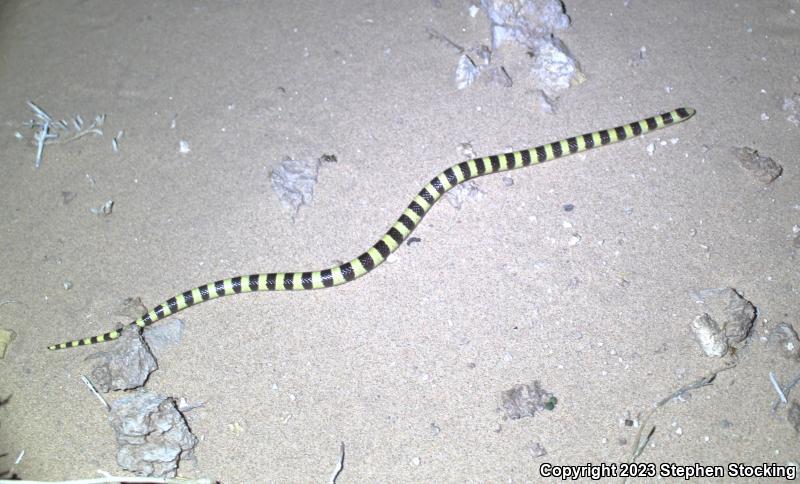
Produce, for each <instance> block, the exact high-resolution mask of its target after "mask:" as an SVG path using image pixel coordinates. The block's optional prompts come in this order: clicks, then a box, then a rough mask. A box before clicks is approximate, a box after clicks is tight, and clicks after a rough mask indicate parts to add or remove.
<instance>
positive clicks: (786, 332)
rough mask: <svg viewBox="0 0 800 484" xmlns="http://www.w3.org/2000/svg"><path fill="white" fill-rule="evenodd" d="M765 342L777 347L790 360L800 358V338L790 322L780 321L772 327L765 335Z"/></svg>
mask: <svg viewBox="0 0 800 484" xmlns="http://www.w3.org/2000/svg"><path fill="white" fill-rule="evenodd" d="M767 344H768V345H770V346H772V347H775V348H777V349H778V350H779V351H780V353H781V354H782V355H783V356H784V357H786V358H789V359H790V360H800V339H798V337H797V332H796V331H795V330H794V328H793V327H792V325H791V324H787V323H780V324H779V325H777V326H775V327H774V328H772V331H770V332H769V336H768V337H767Z"/></svg>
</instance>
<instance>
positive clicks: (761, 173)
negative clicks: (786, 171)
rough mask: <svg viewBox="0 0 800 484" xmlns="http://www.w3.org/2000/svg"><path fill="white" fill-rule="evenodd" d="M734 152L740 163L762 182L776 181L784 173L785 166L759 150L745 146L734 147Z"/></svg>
mask: <svg viewBox="0 0 800 484" xmlns="http://www.w3.org/2000/svg"><path fill="white" fill-rule="evenodd" d="M733 154H734V155H735V156H736V159H738V160H739V164H740V165H741V166H742V167H743V168H744V169H745V170H748V171H750V172H752V173H753V175H754V176H755V177H756V178H757V179H758V181H760V182H761V183H764V184H767V183H772V182H773V181H775V179H776V178H778V177H779V176H781V173H783V167H782V166H781V165H779V164H778V163H776V162H775V161H774V160H773V159H772V158H770V157H768V156H762V155H761V154H759V152H758V151H757V150H754V149H753V148H749V147H747V146H744V147H742V148H734V150H733Z"/></svg>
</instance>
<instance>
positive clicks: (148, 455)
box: [108, 391, 197, 477]
mask: <svg viewBox="0 0 800 484" xmlns="http://www.w3.org/2000/svg"><path fill="white" fill-rule="evenodd" d="M108 419H109V422H110V423H111V427H112V428H113V429H114V432H115V433H116V439H117V444H118V446H119V448H118V451H117V463H118V464H119V465H120V466H121V467H122V468H123V469H125V470H127V471H131V472H134V473H136V474H137V475H140V476H148V477H174V476H175V474H176V472H177V470H178V465H179V464H180V462H181V461H182V460H184V459H190V458H192V457H193V449H194V446H195V445H197V438H196V437H195V436H194V435H192V433H191V431H190V430H189V426H188V425H187V424H186V420H184V418H183V415H182V414H181V413H180V411H178V408H177V406H176V405H175V401H174V400H173V399H172V398H167V397H164V396H162V395H158V394H155V393H151V392H146V391H141V392H137V393H135V394H133V395H130V396H126V397H123V398H120V399H118V400H116V401H114V402H113V403H112V404H111V412H110V414H109V417H108Z"/></svg>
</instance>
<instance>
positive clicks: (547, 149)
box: [48, 108, 695, 350]
mask: <svg viewBox="0 0 800 484" xmlns="http://www.w3.org/2000/svg"><path fill="white" fill-rule="evenodd" d="M694 113H695V111H694V109H691V108H678V109H675V110H674V111H670V112H667V113H662V114H659V115H656V116H653V117H650V118H647V119H643V120H640V121H636V122H633V123H629V124H625V125H622V126H617V127H616V128H612V129H603V130H600V131H595V132H593V133H587V134H584V135H581V136H573V137H570V138H566V139H562V140H560V141H555V142H553V143H548V144H544V145H541V146H537V147H536V148H530V149H526V150H521V151H515V152H511V153H505V154H501V155H492V156H486V157H483V158H475V159H472V160H469V161H464V162H461V163H458V164H456V165H453V166H451V167H450V168H447V169H446V170H444V171H443V172H441V173H439V174H438V175H436V176H435V177H434V178H433V179H432V180H431V181H430V182H429V183H428V184H427V185H425V186H424V187H423V188H422V190H420V191H419V193H418V194H417V195H416V196H415V197H414V199H413V200H412V201H411V203H409V204H408V207H406V209H405V210H404V211H403V213H402V214H401V215H400V217H399V218H398V219H397V221H396V222H395V223H394V225H392V227H391V228H390V229H389V230H388V231H387V232H386V234H384V236H383V237H381V239H380V240H378V241H377V242H376V243H375V244H373V245H372V247H370V248H369V249H368V250H367V251H366V252H364V253H363V254H361V255H359V256H358V257H356V258H354V259H352V260H351V261H349V262H345V263H344V264H341V265H338V266H335V267H330V268H328V269H323V270H319V271H308V272H270V273H267V274H252V275H249V276H237V277H231V278H229V279H222V280H219V281H216V282H212V283H209V284H204V285H202V286H199V287H195V288H194V289H191V290H189V291H186V292H184V293H182V294H179V295H177V296H175V297H172V298H170V299H168V300H167V301H165V302H164V303H162V304H159V305H158V306H156V307H154V308H153V309H151V310H150V311H148V312H147V313H145V314H143V315H142V316H141V317H140V318H138V319H137V320H135V321H133V322H131V323H129V324H130V325H135V326H138V327H140V328H145V327H147V326H150V325H151V324H153V323H155V322H156V321H159V320H161V319H164V318H166V317H168V316H171V315H173V314H175V313H177V312H178V311H182V310H184V309H186V308H188V307H189V306H194V305H196V304H199V303H201V302H204V301H208V300H210V299H216V298H218V297H222V296H228V295H231V294H239V293H243V292H254V291H302V290H309V289H322V288H327V287H333V286H338V285H341V284H344V283H347V282H350V281H352V280H355V279H357V278H359V277H361V276H363V275H364V274H366V273H368V272H370V271H371V270H372V269H374V268H376V267H378V266H379V265H381V264H382V263H383V262H384V261H385V260H386V258H387V257H389V255H390V254H391V253H393V252H394V251H396V250H397V249H398V248H399V247H400V245H401V244H402V243H403V241H404V240H406V238H408V236H409V235H410V234H411V232H412V231H413V230H414V229H415V228H416V227H417V226H418V225H419V223H420V222H421V221H422V218H423V217H424V216H425V214H427V213H428V211H429V210H430V209H431V208H432V207H433V205H434V204H435V203H436V202H437V201H438V200H439V199H440V198H441V197H442V196H443V195H444V194H445V193H447V191H448V190H450V189H451V188H453V187H455V186H457V185H459V184H461V183H464V182H465V181H467V180H471V179H473V178H477V177H480V176H484V175H490V174H492V173H499V172H502V171H507V170H514V169H518V168H524V167H526V166H530V165H536V164H539V163H544V162H545V161H551V160H555V159H556V158H561V157H562V156H567V155H571V154H574V153H580V152H581V151H585V150H589V149H592V148H596V147H598V146H604V145H608V144H612V143H616V142H619V141H623V140H626V139H628V138H632V137H635V136H639V135H642V134H646V133H649V132H651V131H654V130H657V129H660V128H664V127H666V126H670V125H673V124H676V123H680V122H681V121H685V120H687V119H689V118H691V117H692V116H693V115H694ZM121 330H122V328H119V329H116V330H114V331H109V332H107V333H103V334H100V335H97V336H92V337H90V338H83V339H77V340H73V341H66V342H63V343H59V344H54V345H50V346H49V347H48V348H49V349H51V350H58V349H65V348H74V347H76V346H84V345H91V344H95V343H102V342H104V341H112V340H115V339H117V338H119V337H120V334H121Z"/></svg>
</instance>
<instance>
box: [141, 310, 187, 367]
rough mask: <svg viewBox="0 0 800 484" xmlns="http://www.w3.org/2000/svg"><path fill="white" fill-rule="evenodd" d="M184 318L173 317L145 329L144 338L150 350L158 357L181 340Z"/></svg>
mask: <svg viewBox="0 0 800 484" xmlns="http://www.w3.org/2000/svg"><path fill="white" fill-rule="evenodd" d="M183 325H184V323H183V320H181V319H171V320H169V321H162V322H159V323H158V324H156V325H153V326H150V327H148V328H147V329H145V330H144V331H143V335H144V339H145V341H147V346H148V347H149V348H150V351H151V352H152V353H153V354H154V355H155V356H156V357H158V358H160V357H161V355H163V354H164V350H165V349H167V348H168V347H170V346H174V345H177V344H178V343H180V342H181V335H182V334H183Z"/></svg>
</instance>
